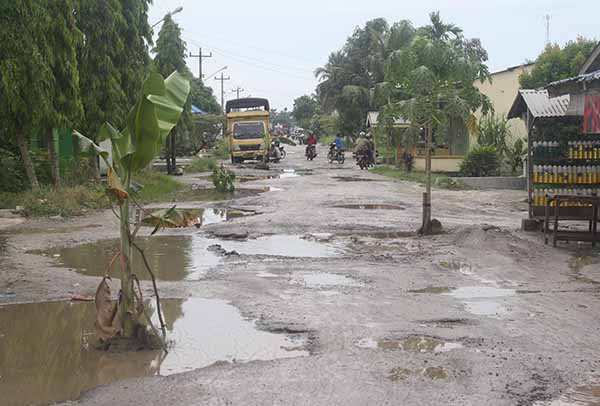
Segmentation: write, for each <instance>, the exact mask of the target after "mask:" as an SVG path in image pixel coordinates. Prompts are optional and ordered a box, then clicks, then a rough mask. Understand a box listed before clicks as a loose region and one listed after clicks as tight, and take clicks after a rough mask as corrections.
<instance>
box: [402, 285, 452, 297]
mask: <svg viewBox="0 0 600 406" xmlns="http://www.w3.org/2000/svg"><path fill="white" fill-rule="evenodd" d="M451 291H452V288H449V287H447V286H428V287H426V288H423V289H413V290H409V291H408V293H431V294H434V295H440V294H442V293H450V292H451Z"/></svg>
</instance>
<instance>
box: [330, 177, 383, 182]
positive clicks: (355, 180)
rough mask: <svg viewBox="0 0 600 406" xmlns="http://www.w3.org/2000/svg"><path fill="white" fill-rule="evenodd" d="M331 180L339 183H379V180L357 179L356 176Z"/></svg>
mask: <svg viewBox="0 0 600 406" xmlns="http://www.w3.org/2000/svg"><path fill="white" fill-rule="evenodd" d="M333 179H335V180H339V181H340V182H380V180H379V179H369V178H359V177H356V176H334V177H333Z"/></svg>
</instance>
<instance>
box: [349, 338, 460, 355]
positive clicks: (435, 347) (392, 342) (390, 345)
mask: <svg viewBox="0 0 600 406" xmlns="http://www.w3.org/2000/svg"><path fill="white" fill-rule="evenodd" d="M357 345H358V346H359V347H360V348H369V349H376V348H378V349H381V350H387V351H394V350H400V351H409V352H419V353H432V352H435V353H440V352H449V351H453V350H458V349H461V348H463V344H462V343H460V342H449V341H445V340H443V339H440V338H437V337H425V336H411V337H407V338H403V339H389V338H384V339H379V340H374V339H372V338H366V339H363V340H361V341H359V342H358V344H357Z"/></svg>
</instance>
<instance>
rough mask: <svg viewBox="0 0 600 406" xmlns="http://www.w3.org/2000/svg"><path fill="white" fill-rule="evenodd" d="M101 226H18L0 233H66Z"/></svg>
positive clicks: (99, 225)
mask: <svg viewBox="0 0 600 406" xmlns="http://www.w3.org/2000/svg"><path fill="white" fill-rule="evenodd" d="M100 227H102V225H101V224H84V225H81V226H60V227H45V228H36V227H19V228H13V229H11V230H10V231H8V230H2V231H0V235H2V234H11V235H15V234H67V233H76V232H78V231H84V230H91V229H94V228H100Z"/></svg>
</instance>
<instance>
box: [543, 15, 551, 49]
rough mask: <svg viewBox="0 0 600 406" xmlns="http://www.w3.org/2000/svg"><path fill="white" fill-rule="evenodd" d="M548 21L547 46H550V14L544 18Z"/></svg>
mask: <svg viewBox="0 0 600 406" xmlns="http://www.w3.org/2000/svg"><path fill="white" fill-rule="evenodd" d="M544 18H545V19H546V45H550V14H546V15H545V16H544Z"/></svg>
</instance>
